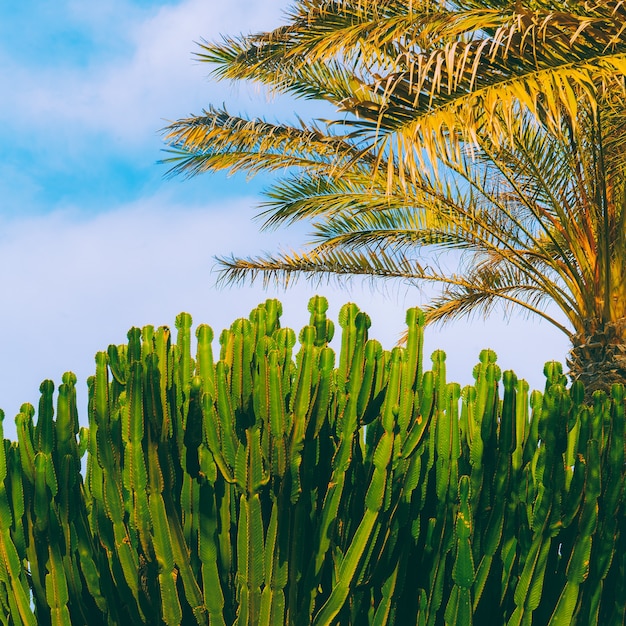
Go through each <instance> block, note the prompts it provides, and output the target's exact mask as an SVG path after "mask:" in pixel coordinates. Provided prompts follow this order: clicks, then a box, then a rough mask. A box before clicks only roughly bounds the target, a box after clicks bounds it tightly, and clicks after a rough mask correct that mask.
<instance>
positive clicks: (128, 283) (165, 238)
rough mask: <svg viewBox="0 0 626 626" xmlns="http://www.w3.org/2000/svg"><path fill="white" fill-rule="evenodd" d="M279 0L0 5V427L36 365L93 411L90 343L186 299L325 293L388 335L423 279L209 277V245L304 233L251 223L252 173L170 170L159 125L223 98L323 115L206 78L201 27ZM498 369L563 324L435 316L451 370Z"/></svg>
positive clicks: (242, 301)
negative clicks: (220, 281)
mask: <svg viewBox="0 0 626 626" xmlns="http://www.w3.org/2000/svg"><path fill="white" fill-rule="evenodd" d="M287 7H288V2H287V1H286V0H258V1H257V2H250V1H249V0H229V2H217V1H216V0H182V1H174V0H172V1H170V2H155V1H148V0H135V1H131V0H107V1H106V2H99V3H92V2H84V1H81V0H59V1H57V2H54V3H53V2H51V1H48V0H37V1H36V2H35V1H32V0H24V1H22V2H19V3H18V2H15V3H2V4H1V5H0V93H2V94H3V96H2V99H0V150H1V152H0V154H1V155H2V156H1V158H0V284H1V293H2V305H1V306H0V327H2V328H3V329H4V338H3V342H2V343H3V348H2V350H1V352H0V407H2V408H3V409H4V410H5V412H6V414H7V418H6V420H5V433H6V436H9V437H11V438H13V437H14V432H15V430H14V427H13V418H14V416H15V414H16V413H17V412H18V410H19V407H20V405H21V403H22V402H31V403H33V404H35V406H36V404H37V401H38V388H39V384H40V382H41V381H42V380H43V379H45V378H51V379H52V380H54V381H55V383H57V384H58V383H59V382H60V379H61V375H62V373H63V372H64V371H67V370H72V371H74V372H75V373H76V374H77V376H78V379H79V380H78V387H79V411H80V413H81V414H82V419H83V421H85V419H86V415H85V404H86V383H85V380H86V378H87V376H89V375H90V374H91V373H92V372H93V368H94V365H93V363H94V355H95V353H96V351H98V350H104V349H106V347H107V345H108V344H110V343H121V342H123V341H125V337H126V332H127V330H128V329H129V328H130V327H131V326H142V325H144V324H154V325H155V326H158V325H162V324H166V325H169V326H171V327H173V324H174V318H175V315H176V314H177V313H178V312H180V311H188V312H190V313H191V314H192V316H193V318H194V322H195V323H196V324H198V323H201V322H205V323H208V324H210V325H211V326H213V328H214V329H215V331H216V334H219V331H220V330H221V329H222V328H223V327H225V326H227V325H229V324H230V323H231V322H232V321H233V320H234V319H235V318H237V317H240V316H242V315H247V314H248V312H249V310H250V309H251V308H252V307H253V306H254V305H255V304H256V303H258V302H261V301H263V300H264V299H265V298H267V297H279V298H280V299H281V300H282V301H283V304H284V310H285V313H284V315H283V324H284V325H288V326H292V327H294V328H297V329H298V328H300V327H301V326H302V325H303V324H304V323H306V320H307V316H308V314H307V311H306V302H307V300H308V298H309V297H310V296H311V295H313V294H314V293H322V294H324V295H326V296H327V297H328V298H329V300H330V302H331V314H332V315H333V316H334V317H336V314H337V312H338V310H339V308H340V306H341V304H343V303H344V302H346V301H353V302H357V304H359V306H360V307H361V308H362V309H364V310H365V311H367V312H368V313H369V314H370V315H371V317H372V322H373V325H372V329H371V336H375V337H376V338H378V339H380V340H381V341H382V342H383V345H384V346H385V347H387V348H391V347H392V346H393V345H394V343H395V342H396V341H397V339H398V337H399V335H400V333H401V331H402V329H403V325H404V316H405V313H404V311H405V310H406V308H408V307H409V306H414V305H419V304H420V303H421V302H422V301H423V295H422V294H420V293H419V292H417V291H412V290H406V289H405V288H404V287H402V286H400V287H398V288H397V289H394V288H391V289H389V288H388V289H386V291H385V292H381V291H372V290H371V288H370V287H369V286H368V285H361V284H360V283H357V282H354V283H353V284H352V285H351V286H350V287H341V288H339V287H337V286H334V287H326V286H322V287H313V286H311V285H309V284H307V283H306V282H302V283H300V284H298V285H296V287H295V288H292V289H290V290H289V291H288V292H284V291H280V290H275V289H273V290H269V291H264V290H263V289H262V288H261V286H260V285H254V286H244V287H232V288H228V289H226V290H225V289H219V290H218V289H216V288H215V272H214V260H213V257H214V256H215V255H216V254H229V253H231V252H234V253H238V254H241V255H246V254H255V253H258V252H262V251H264V250H271V249H275V248H277V247H279V246H282V247H283V248H289V247H297V246H298V244H299V243H301V242H302V241H303V236H304V235H303V231H302V230H297V231H291V230H284V231H280V232H277V233H269V234H268V233H260V232H259V231H258V224H257V223H256V222H253V221H252V218H253V216H254V215H255V205H256V203H258V201H259V192H260V190H261V188H262V181H250V182H247V181H246V180H245V178H243V177H233V178H226V177H225V176H206V175H205V176H204V177H200V178H197V179H194V180H191V181H184V180H182V179H174V180H171V179H166V178H165V177H164V174H165V171H166V168H165V167H163V166H162V165H158V164H157V161H158V160H159V159H160V158H162V157H163V156H164V155H163V153H162V152H161V150H162V149H163V147H164V146H163V144H162V140H161V136H160V133H159V130H160V129H161V128H162V127H163V126H164V125H165V124H166V123H167V120H174V119H177V118H181V117H185V116H187V115H189V114H192V113H199V112H201V110H202V108H203V107H207V106H208V105H209V104H211V103H213V104H217V105H220V104H222V103H226V104H227V106H228V108H229V110H231V111H233V112H242V113H244V112H248V113H250V114H252V115H267V116H269V117H270V119H271V118H274V117H276V118H279V119H290V118H293V114H294V112H297V113H298V114H299V115H301V116H302V117H305V118H306V117H308V116H311V115H315V111H314V110H313V109H311V108H310V107H303V106H302V103H300V102H293V101H284V100H280V101H272V102H270V101H269V100H268V99H267V98H266V96H265V95H264V94H263V93H261V92H259V91H258V90H257V89H256V88H254V87H248V86H233V85H231V84H227V83H214V82H212V81H211V80H209V78H208V73H209V69H210V68H208V67H207V66H206V65H202V64H200V63H198V62H197V61H195V60H194V58H193V53H194V52H195V51H196V50H197V45H196V43H195V42H198V41H200V40H202V39H207V40H216V39H218V38H219V36H220V34H229V35H233V34H238V33H239V32H249V31H256V30H267V29H269V28H272V27H274V26H276V25H277V24H279V23H280V21H281V15H282V11H283V10H284V9H286V8H287ZM487 347H489V348H493V349H495V350H496V352H497V353H498V356H499V363H500V365H501V367H502V368H503V369H508V368H511V367H514V369H515V370H516V372H517V373H518V375H519V376H520V377H524V378H526V379H527V380H528V381H529V382H530V384H531V386H533V387H539V386H543V377H542V369H543V363H544V362H545V361H546V360H550V359H556V360H560V361H563V360H564V358H565V354H566V351H567V342H566V340H565V337H563V336H561V335H560V334H559V333H558V331H556V330H554V329H553V328H552V327H551V326H549V325H548V324H546V323H540V322H538V321H531V320H526V319H524V318H521V317H513V318H512V319H511V320H510V321H509V322H508V323H507V322H506V321H504V320H502V319H501V317H500V316H498V315H496V316H494V317H492V318H490V319H489V320H487V321H483V320H481V319H473V320H470V321H469V322H463V323H455V324H453V325H449V326H447V327H443V328H441V327H437V328H433V329H429V330H428V334H427V340H426V350H427V353H430V352H431V351H432V350H434V349H436V348H443V349H444V350H446V352H447V353H448V372H449V379H450V380H456V381H458V382H460V383H462V384H466V383H468V382H470V381H471V371H472V367H473V365H474V363H475V362H476V360H477V355H478V353H479V351H480V350H481V349H482V348H487Z"/></svg>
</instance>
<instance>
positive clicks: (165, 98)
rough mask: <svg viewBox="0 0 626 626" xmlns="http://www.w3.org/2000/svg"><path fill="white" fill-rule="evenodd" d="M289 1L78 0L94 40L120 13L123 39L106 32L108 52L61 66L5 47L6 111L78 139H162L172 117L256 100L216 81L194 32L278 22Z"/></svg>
mask: <svg viewBox="0 0 626 626" xmlns="http://www.w3.org/2000/svg"><path fill="white" fill-rule="evenodd" d="M283 5H284V3H283V2H280V1H277V0H268V1H264V2H258V3H250V2H247V1H246V0H234V1H231V2H228V3H225V2H206V1H205V0H186V1H185V2H181V3H178V4H172V5H165V6H162V7H160V8H159V9H158V10H152V11H145V12H142V13H139V12H137V11H134V12H129V13H125V10H124V6H123V5H121V3H119V2H118V3H116V10H115V11H106V14H105V12H104V11H103V9H102V8H100V7H99V3H95V4H93V3H91V4H88V5H86V4H85V3H81V4H80V5H77V4H74V5H72V7H73V8H72V7H70V13H77V12H78V13H79V14H80V15H79V17H80V18H81V20H82V21H83V22H85V23H87V24H89V26H90V28H91V29H92V32H91V34H90V37H91V41H92V43H93V45H94V46H97V45H98V43H99V40H100V39H101V38H102V37H103V36H104V35H105V33H107V32H110V30H109V27H110V25H111V24H112V21H113V20H114V19H115V18H116V16H117V19H118V22H117V23H116V30H115V33H116V34H115V37H116V38H117V40H119V41H120V45H118V46H117V47H116V46H113V47H112V48H111V46H106V45H104V43H103V42H100V45H101V46H102V50H103V53H102V54H97V53H96V54H93V55H91V60H90V62H88V63H87V64H84V63H82V62H80V59H79V58H77V57H72V56H68V57H67V58H66V59H65V62H64V63H60V64H58V65H55V66H49V65H47V64H45V63H43V64H41V65H36V64H33V63H28V64H24V63H21V62H20V59H19V58H14V57H11V56H10V51H6V50H5V51H4V52H3V59H2V64H3V66H4V71H3V74H2V76H3V78H0V81H2V82H3V83H4V88H3V93H5V94H9V97H8V98H7V97H5V101H4V103H3V107H2V114H1V115H2V117H4V118H5V120H6V119H8V118H9V117H10V118H11V120H12V124H13V127H14V128H16V127H20V126H21V127H24V128H25V127H27V128H28V130H29V132H31V133H33V134H35V135H36V134H39V133H42V132H43V133H45V134H48V133H53V132H55V130H58V128H59V126H61V127H62V128H63V132H64V134H66V135H67V134H68V133H69V135H70V138H72V136H73V139H74V140H79V139H80V138H83V137H84V136H85V133H88V135H89V136H92V135H93V134H94V133H100V134H102V135H104V136H106V138H107V139H108V140H109V141H111V142H113V143H114V144H118V146H126V147H130V148H133V147H136V146H137V145H141V144H145V142H146V141H152V142H154V140H155V137H156V134H157V131H158V129H159V128H160V127H162V126H163V125H165V120H166V119H176V118H178V117H182V116H185V115H187V114H189V113H192V112H196V113H197V112H199V110H200V108H201V107H203V106H206V105H208V104H209V103H211V102H213V103H217V104H221V103H222V102H224V101H225V100H229V101H231V102H232V101H233V100H234V101H235V104H234V106H237V100H238V98H239V103H241V102H242V101H245V100H247V101H248V103H249V100H250V99H249V92H247V91H246V90H245V89H243V90H234V89H233V88H232V86H230V85H229V84H227V83H223V84H215V83H211V84H209V82H208V81H207V79H206V76H207V73H208V72H209V68H208V67H207V66H204V65H201V64H200V63H199V62H197V61H195V60H194V52H196V51H197V50H198V46H197V45H196V43H195V42H198V41H200V40H201V39H208V40H217V39H219V37H220V35H221V34H231V35H233V34H237V33H239V32H242V31H243V32H248V31H250V30H262V29H263V28H271V27H272V26H275V25H276V24H277V23H279V20H280V15H281V6H283ZM85 7H89V10H87V9H86V8H85ZM92 7H93V8H92ZM120 16H121V17H120ZM124 16H126V17H124ZM89 18H91V19H89ZM95 18H97V19H95ZM103 18H104V19H103Z"/></svg>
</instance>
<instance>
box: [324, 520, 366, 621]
mask: <svg viewBox="0 0 626 626" xmlns="http://www.w3.org/2000/svg"><path fill="white" fill-rule="evenodd" d="M377 520H378V512H377V511H372V510H371V509H366V510H365V512H364V513H363V517H362V519H361V522H360V523H359V526H358V528H357V530H356V532H355V534H354V537H353V538H352V541H351V543H350V546H349V548H348V550H347V551H346V554H345V555H344V557H343V559H342V561H341V565H340V566H339V571H338V573H337V581H336V584H335V586H334V587H333V589H332V591H331V592H330V596H329V597H328V600H327V601H326V602H325V603H324V604H323V605H322V607H321V608H320V610H319V612H318V613H317V614H316V615H315V617H314V619H313V626H331V624H333V623H334V619H335V617H336V616H337V614H338V613H339V611H340V610H341V608H342V607H343V605H344V603H345V601H346V599H347V597H348V595H349V593H350V589H351V587H352V585H353V583H354V580H355V578H356V573H357V568H358V566H359V564H360V563H361V560H362V557H363V555H364V553H365V550H366V548H367V545H368V542H369V540H370V536H371V535H372V532H373V530H374V526H375V524H376V522H377Z"/></svg>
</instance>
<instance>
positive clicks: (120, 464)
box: [0, 297, 626, 626]
mask: <svg viewBox="0 0 626 626" xmlns="http://www.w3.org/2000/svg"><path fill="white" fill-rule="evenodd" d="M327 308H328V305H327V302H326V300H325V299H323V298H321V297H316V298H314V299H312V300H311V302H310V304H309V311H310V314H311V318H310V324H309V325H308V326H306V327H304V328H303V329H302V331H301V332H300V335H299V337H298V338H297V339H298V341H297V340H296V335H295V333H294V332H293V331H292V330H290V329H285V328H281V326H280V314H281V305H280V303H279V302H278V301H276V300H268V301H267V302H265V303H264V304H262V305H260V306H259V307H257V308H256V309H255V310H254V311H252V313H251V314H250V317H249V318H248V319H240V320H237V321H235V322H234V323H233V325H232V326H231V328H230V329H229V330H225V331H224V332H223V333H222V334H221V336H220V338H219V345H220V349H219V359H215V358H214V354H213V347H212V341H213V332H212V330H211V329H210V328H209V327H208V326H206V325H201V326H199V327H198V328H197V330H196V337H197V342H196V344H197V349H196V352H195V357H193V356H192V349H191V345H192V340H191V326H192V321H191V318H190V316H189V315H188V314H184V313H183V314H181V315H179V316H178V317H177V319H176V330H177V334H176V337H175V339H174V338H172V337H171V335H170V331H169V329H168V328H166V327H161V328H159V329H156V330H155V329H154V328H153V327H151V326H146V327H144V328H143V329H141V330H140V329H137V328H133V329H131V330H130V331H129V333H128V344H125V345H119V346H110V347H109V349H108V350H107V352H100V353H98V354H97V355H96V371H95V375H94V376H93V377H91V378H90V379H89V381H88V382H89V407H88V413H89V415H88V424H89V426H88V428H80V427H79V420H78V415H77V409H76V400H75V384H76V378H75V376H74V375H73V374H66V375H65V376H64V378H63V384H62V385H61V386H60V387H59V389H58V395H57V400H56V405H57V406H56V412H55V411H54V386H53V384H52V383H51V382H50V381H45V382H44V383H42V385H41V399H40V402H39V408H38V412H37V415H36V419H35V410H34V408H33V407H32V406H31V405H28V404H25V405H23V406H22V409H21V412H20V413H19V415H18V416H17V418H16V422H17V432H18V441H17V442H10V441H8V440H6V439H4V445H3V446H0V551H1V556H2V558H1V559H0V621H1V622H2V623H3V624H29V625H31V624H32V625H35V624H39V625H46V624H55V625H56V624H59V625H61V624H89V625H97V624H103V625H104V624H120V625H128V624H167V625H168V626H172V625H175V624H200V625H202V624H210V625H229V626H230V625H232V624H237V625H238V626H247V625H250V626H257V625H267V626H269V625H281V626H282V625H284V624H287V625H294V626H301V625H304V624H315V625H317V626H330V625H332V624H342V625H343V624H346V625H348V624H349V625H366V624H367V625H372V626H374V625H376V626H383V625H385V624H389V625H392V624H396V625H403V626H404V625H409V624H416V625H419V626H435V625H440V624H446V625H447V624H449V625H459V626H466V625H470V624H472V623H476V624H486V623H489V624H502V625H504V624H508V625H511V626H512V625H526V624H541V625H544V624H552V625H553V626H562V625H568V624H580V625H584V626H588V625H593V624H605V623H606V624H623V623H624V621H625V613H624V611H625V607H624V602H623V598H624V597H626V595H625V594H626V590H625V589H624V582H625V569H626V539H625V535H626V532H625V530H624V504H623V484H624V460H625V459H624V391H623V389H622V387H619V386H615V387H614V388H613V391H612V395H611V396H610V397H607V396H606V395H605V394H603V393H601V392H597V393H596V394H595V395H594V402H593V404H592V406H588V405H587V404H585V402H584V390H583V389H582V386H581V385H574V386H572V388H571V389H567V388H566V385H565V377H564V376H563V374H562V370H561V369H560V366H559V365H558V364H554V363H553V364H548V365H547V366H546V370H545V373H546V377H547V382H546V388H545V391H544V393H539V392H533V393H532V394H529V390H528V385H527V384H526V383H525V382H524V381H522V380H519V381H518V380H517V378H516V377H515V375H514V374H513V373H512V372H504V374H502V373H501V372H500V370H499V368H498V366H497V365H496V361H495V355H494V354H493V353H492V352H490V351H484V352H483V353H482V354H481V355H480V362H479V364H478V365H477V366H476V368H475V370H474V379H475V383H474V385H472V386H468V387H466V388H465V389H463V390H461V389H460V387H459V385H457V384H455V383H447V381H446V372H445V354H444V353H443V352H441V351H437V352H435V353H434V354H433V355H432V367H431V368H430V369H428V370H427V371H425V368H424V363H423V359H422V342H423V325H424V318H423V315H422V314H421V312H420V311H419V310H417V309H411V310H409V311H408V313H407V325H408V340H407V344H406V346H405V347H395V348H394V349H393V350H391V351H387V350H383V348H382V346H381V345H380V344H379V343H378V342H377V341H375V340H371V339H368V336H367V335H368V328H369V326H370V320H369V318H368V316H367V315H366V314H365V313H363V312H361V311H359V310H358V308H357V307H356V306H355V305H354V304H348V305H345V306H344V307H343V308H342V310H341V312H340V315H339V326H340V328H341V342H340V349H339V355H338V359H337V362H336V355H335V352H334V350H333V349H332V348H331V347H330V346H329V342H330V341H331V339H332V337H333V334H334V324H333V323H332V322H331V321H330V320H329V319H328V318H327V316H326V312H327ZM501 388H502V393H501ZM0 427H1V424H0ZM0 434H1V433H0Z"/></svg>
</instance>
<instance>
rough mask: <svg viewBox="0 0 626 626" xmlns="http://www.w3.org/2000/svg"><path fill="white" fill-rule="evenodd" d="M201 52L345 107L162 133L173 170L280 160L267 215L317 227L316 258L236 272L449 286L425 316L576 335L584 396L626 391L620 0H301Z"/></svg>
mask: <svg viewBox="0 0 626 626" xmlns="http://www.w3.org/2000/svg"><path fill="white" fill-rule="evenodd" d="M200 56H201V58H202V59H203V60H205V61H208V62H210V63H212V64H214V65H215V66H216V70H215V74H216V75H217V76H218V77H220V78H225V79H234V80H252V81H257V82H260V83H262V84H264V85H267V86H268V87H269V88H270V89H272V90H275V91H276V92H278V93H287V94H291V95H295V96H298V97H302V98H307V99H313V100H323V101H327V102H329V103H331V104H333V105H335V107H336V109H337V115H336V117H335V119H331V120H326V121H317V122H313V123H310V124H306V123H304V122H301V123H300V125H287V124H284V125H283V124H278V123H270V122H268V121H265V120H258V119H244V118H240V117H235V116H232V115H229V114H228V113H227V111H226V110H219V109H214V108H211V109H209V110H208V111H204V112H203V114H202V115H199V116H196V117H192V118H189V119H182V120H179V121H177V122H175V123H173V124H171V125H170V126H169V127H168V128H167V129H166V141H167V142H168V143H169V145H170V148H171V152H172V153H173V154H172V156H171V158H170V159H168V160H167V161H168V162H170V163H171V164H172V170H171V171H172V173H182V174H184V175H196V174H199V173H201V172H207V171H216V170H219V169H227V170H230V171H236V170H246V171H248V172H249V173H253V174H254V173H257V172H268V171H270V172H271V171H277V170H280V171H281V172H282V177H281V178H279V179H278V181H277V182H276V183H275V184H274V185H273V186H272V187H270V189H269V190H268V191H267V201H266V202H265V203H264V204H263V213H262V215H263V216H264V217H265V219H266V221H265V226H266V227H276V226H279V225H283V224H291V223H293V222H296V221H298V220H307V221H309V222H310V224H311V227H312V241H311V245H310V247H309V248H308V249H306V250H304V251H300V252H282V253H278V254H275V255H267V256H263V257H257V258H248V259H236V258H228V259H222V260H221V263H222V265H223V273H224V278H225V279H226V280H230V281H238V280H244V279H247V280H254V279H255V278H257V277H259V276H260V277H262V278H263V280H265V281H272V280H277V281H283V282H285V283H287V282H289V280H290V279H292V278H294V277H298V276H307V277H312V278H318V279H319V278H323V277H332V276H346V275H362V276H368V277H372V278H394V279H400V280H404V281H407V282H409V283H410V284H416V285H421V284H424V283H435V284H439V285H440V286H441V287H442V289H441V293H440V294H439V295H438V296H437V297H436V298H434V299H433V300H432V301H431V302H430V303H429V304H428V306H427V316H428V319H429V320H430V321H445V320H449V319H453V318H455V317H458V316H461V315H465V314H468V313H470V312H476V311H479V312H481V313H485V314H487V313H489V311H490V310H491V309H492V307H493V306H494V305H496V304H498V303H503V304H505V305H511V306H515V307H521V308H522V309H524V310H526V311H527V312H530V313H533V314H537V315H540V316H542V317H544V318H545V319H547V320H548V321H550V322H551V323H553V324H554V325H555V326H557V327H558V328H559V329H560V330H562V331H563V332H564V333H566V334H567V335H568V337H569V339H570V340H571V342H572V350H571V352H570V357H569V361H568V363H569V367H570V370H571V374H572V377H573V378H576V379H581V380H582V381H583V382H584V383H585V384H586V387H587V389H588V390H590V391H592V390H593V389H596V388H605V387H606V386H607V385H610V384H611V383H613V382H626V292H625V289H626V287H625V283H624V280H625V278H626V240H625V238H626V228H625V221H626V176H625V174H626V171H625V170H626V156H625V155H626V151H625V145H624V144H625V143H626V142H625V141H624V138H626V133H625V132H624V130H625V128H624V126H625V124H626V121H625V120H626V117H625V113H626V106H625V105H624V102H625V100H624V98H625V97H626V96H625V93H624V92H625V80H624V76H625V75H626V7H625V6H623V5H622V2H618V1H610V2H597V3H594V2H576V1H571V2H568V1H562V2H559V1H549V0H535V1H529V2H522V1H520V0H517V1H515V2H511V1H508V0H467V1H456V2H446V1H442V0H441V1H435V0H424V1H419V0H416V1H413V2H411V1H409V2H407V1H406V0H403V1H398V0H384V1H381V0H334V1H331V0H326V1H322V0H300V1H299V2H297V3H296V5H295V7H294V8H293V10H292V12H291V13H290V14H289V15H288V18H287V23H286V24H285V25H284V26H282V27H280V28H277V29H276V30H274V31H272V32H268V33H262V34H258V35H249V36H241V37H239V38H238V39H225V40H224V41H222V42H221V43H219V44H205V45H203V47H202V53H201V54H200ZM548 303H554V304H556V305H557V306H558V307H559V308H560V309H561V311H562V312H563V314H564V318H565V320H566V322H564V323H562V322H560V321H558V320H557V319H555V318H554V317H551V316H550V315H549V314H548V313H547V312H546V310H545V306H546V305H547V304H548Z"/></svg>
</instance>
